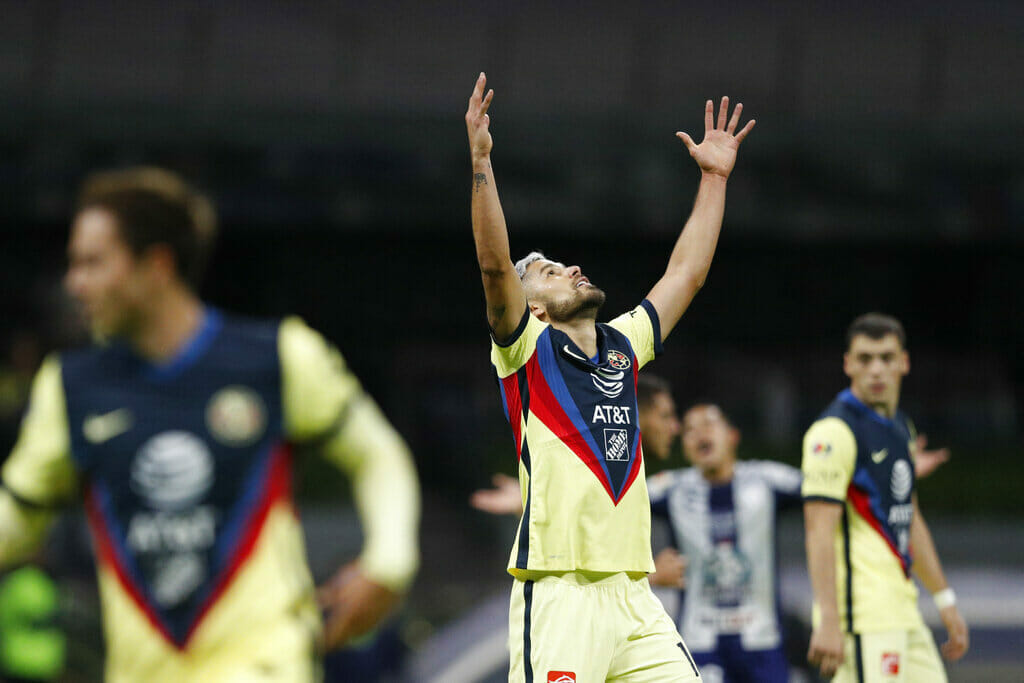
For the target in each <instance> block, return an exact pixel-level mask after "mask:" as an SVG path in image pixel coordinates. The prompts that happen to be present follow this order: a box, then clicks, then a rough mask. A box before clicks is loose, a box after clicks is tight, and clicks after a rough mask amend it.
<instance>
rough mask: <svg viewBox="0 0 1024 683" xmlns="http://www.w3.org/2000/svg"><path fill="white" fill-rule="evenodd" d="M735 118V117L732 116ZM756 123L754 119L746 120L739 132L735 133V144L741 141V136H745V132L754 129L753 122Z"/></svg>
mask: <svg viewBox="0 0 1024 683" xmlns="http://www.w3.org/2000/svg"><path fill="white" fill-rule="evenodd" d="M734 118H735V117H734ZM755 123H757V120H756V119H750V120H749V121H747V125H745V126H743V129H742V130H740V132H739V133H736V144H737V145H738V144H740V143H741V142H743V138H745V137H747V133H749V132H750V131H751V130H753V129H754V124H755Z"/></svg>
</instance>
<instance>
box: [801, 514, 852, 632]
mask: <svg viewBox="0 0 1024 683" xmlns="http://www.w3.org/2000/svg"><path fill="white" fill-rule="evenodd" d="M842 513H843V506H842V505H841V504H838V503H831V502H826V501H808V502H806V503H804V530H805V531H804V533H805V543H806V549H807V573H808V574H809V575H810V577H811V591H812V593H813V594H814V602H815V603H816V604H817V605H818V609H820V610H821V618H822V622H825V621H829V620H834V621H835V623H836V624H838V620H839V604H838V602H837V600H836V556H835V546H834V539H835V530H836V525H837V524H838V523H839V519H840V517H841V516H842Z"/></svg>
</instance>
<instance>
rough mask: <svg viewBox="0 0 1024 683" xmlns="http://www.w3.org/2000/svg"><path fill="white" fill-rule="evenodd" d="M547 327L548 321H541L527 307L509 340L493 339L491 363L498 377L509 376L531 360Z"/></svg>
mask: <svg viewBox="0 0 1024 683" xmlns="http://www.w3.org/2000/svg"><path fill="white" fill-rule="evenodd" d="M547 327H548V324H547V323H544V322H541V321H540V319H539V318H537V317H535V316H534V315H533V314H532V313H530V309H529V308H527V309H526V312H525V313H523V319H522V320H521V321H520V322H519V326H518V327H517V328H516V331H515V332H513V333H512V336H511V337H510V338H509V339H508V340H506V341H504V342H502V343H500V344H499V343H498V342H497V341H496V340H494V339H493V338H492V339H491V363H493V364H494V369H495V370H497V372H498V377H508V376H509V375H511V374H512V373H514V372H515V371H516V370H518V369H519V368H521V367H523V366H524V365H526V361H528V360H530V356H532V355H533V352H534V351H535V350H536V349H537V339H538V338H539V337H540V335H541V333H543V332H544V330H545V329H547Z"/></svg>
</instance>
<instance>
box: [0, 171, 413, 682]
mask: <svg viewBox="0 0 1024 683" xmlns="http://www.w3.org/2000/svg"><path fill="white" fill-rule="evenodd" d="M214 220H215V218H214V213H213V207H212V205H211V204H210V203H209V202H208V201H207V200H206V199H205V198H204V197H203V196H202V195H200V194H199V193H197V192H195V191H194V190H193V189H192V188H190V187H189V186H188V185H186V184H185V183H184V182H183V181H182V180H181V179H179V178H178V177H177V176H174V175H173V174H171V173H168V172H166V171H163V170H160V169H152V168H140V169H127V170H123V171H113V172H105V173H99V174H96V175H94V176H92V177H90V178H89V179H88V180H87V181H86V183H85V185H84V186H83V188H82V191H81V194H80V196H79V201H78V206H77V208H76V212H75V217H74V222H73V224H72V227H71V238H70V243H69V246H68V257H69V266H68V273H67V278H66V284H67V287H68V289H69V291H70V292H71V294H72V295H73V296H74V297H75V298H76V299H77V300H78V301H79V302H80V303H81V304H82V306H83V308H84V310H85V313H86V315H87V317H88V319H89V322H90V325H91V327H92V329H93V331H94V333H95V334H96V336H97V337H98V338H99V339H100V340H101V341H100V343H99V344H97V345H95V346H92V347H90V348H85V349H78V350H74V351H69V352H66V353H60V354H54V355H53V356H51V357H49V358H48V359H47V360H46V361H45V363H44V364H43V366H42V368H41V369H40V370H39V372H38V374H37V376H36V378H35V382H34V385H33V389H32V396H31V400H30V404H29V410H28V412H27V414H26V416H25V419H24V421H23V423H22V428H21V434H20V436H19V439H18V442H17V444H16V445H15V447H14V450H13V451H12V453H11V455H10V457H9V458H8V459H7V461H6V463H5V464H4V466H3V470H2V484H3V488H2V489H0V564H4V565H6V564H11V563H14V562H17V561H19V560H21V559H24V558H25V557H27V556H28V555H29V554H30V553H31V552H32V551H33V549H34V548H35V547H37V546H38V545H39V543H40V542H41V541H42V539H43V536H44V532H45V531H46V529H47V527H48V526H49V524H50V522H51V521H52V519H53V517H54V513H55V512H56V511H57V510H58V509H60V508H61V507H63V506H66V505H68V504H69V503H72V502H77V501H79V500H81V501H82V502H83V503H84V505H85V508H86V513H87V515H88V519H89V524H90V527H91V531H92V534H93V539H94V547H95V549H96V563H97V567H98V572H97V573H98V577H99V589H100V598H101V607H102V610H103V623H104V628H105V635H106V642H107V657H106V660H107V661H106V676H105V678H106V680H108V681H114V682H120V681H125V682H128V681H147V682H152V683H160V682H161V681H167V682H173V683H182V682H186V681H195V682H196V683H206V682H207V681H221V682H225V683H228V682H232V681H236V682H240V681H263V682H266V683H271V682H281V683H284V682H286V681H287V682H289V683H293V682H298V681H314V680H316V679H317V678H318V677H319V674H318V668H319V667H318V664H317V661H316V660H317V654H318V652H319V651H320V650H321V649H322V647H323V646H324V645H326V646H327V647H332V646H335V645H339V644H341V643H343V642H345V641H346V640H348V639H350V638H352V637H353V636H355V635H358V634H360V633H362V632H365V631H367V630H368V629H370V628H372V627H373V626H374V625H375V624H376V623H377V622H379V621H380V620H381V619H382V618H383V617H384V616H386V614H387V613H388V612H389V611H390V610H391V609H392V608H393V606H394V605H395V603H396V602H397V601H398V599H399V597H400V596H401V594H402V593H404V592H405V590H406V589H407V587H408V586H409V584H410V582H411V581H412V578H413V576H414V574H415V571H416V567H417V563H418V544H417V526H418V521H419V488H418V484H417V480H416V472H415V470H414V468H413V464H412V460H411V458H410V457H409V453H408V450H407V448H406V446H405V444H404V443H403V441H402V439H401V437H399V435H398V434H397V432H395V430H394V429H393V428H392V427H391V425H390V424H389V423H388V421H387V420H386V419H385V417H384V416H383V414H382V413H381V412H380V410H379V409H378V408H377V406H376V404H375V403H374V402H373V400H372V399H371V398H370V397H369V396H368V395H366V393H365V392H364V391H363V389H362V387H361V386H360V384H359V381H358V380H357V379H356V378H355V376H354V375H353V374H352V373H351V372H350V371H349V370H348V368H347V367H346V366H345V362H344V360H343V359H342V357H341V355H340V354H339V353H338V352H337V351H336V350H335V349H334V348H333V347H332V346H331V345H330V344H329V343H327V341H326V340H325V339H324V338H323V337H321V336H320V335H319V334H318V333H316V332H315V331H313V330H312V329H310V328H309V327H308V326H306V324H305V323H303V322H302V321H301V320H299V319H298V318H294V317H292V318H286V319H284V320H248V319H243V318H239V317H236V316H233V315H229V314H226V313H223V312H221V311H219V310H217V309H215V308H213V307H210V306H207V305H205V304H204V303H203V302H202V301H201V300H200V299H199V298H198V296H197V294H196V286H197V282H198V278H199V276H200V274H201V271H202V266H203V263H204V261H205V257H206V253H207V251H208V249H209V246H210V242H211V239H212V233H213V230H214ZM303 444H305V445H308V446H313V447H317V448H318V449H319V450H320V451H321V452H322V453H323V455H324V456H325V457H326V458H328V459H329V460H330V461H331V462H332V463H334V464H336V465H337V466H338V467H340V468H342V469H343V470H345V471H346V473H347V474H348V475H349V476H350V478H351V479H352V483H353V490H354V494H355V500H356V505H357V507H358V509H359V513H360V517H361V518H362V522H363V531H364V537H365V545H364V549H363V552H362V554H361V556H360V557H359V559H358V560H357V561H356V562H355V563H353V564H351V565H348V566H347V567H346V568H345V569H344V570H343V571H342V572H340V573H339V575H338V576H337V577H336V578H335V580H333V581H332V582H331V583H329V584H328V585H327V586H325V587H324V588H323V589H322V590H321V592H320V594H319V597H320V608H322V609H325V610H326V612H327V620H326V625H325V628H324V629H323V630H322V629H321V624H320V614H319V609H318V606H317V602H316V596H315V594H314V589H313V582H312V577H311V576H310V572H309V568H308V567H307V565H306V558H305V549H304V541H303V537H302V529H301V527H300V525H299V521H298V518H297V517H296V514H295V509H294V504H293V498H292V462H293V456H292V451H293V448H292V447H293V446H296V445H303ZM321 634H322V635H321Z"/></svg>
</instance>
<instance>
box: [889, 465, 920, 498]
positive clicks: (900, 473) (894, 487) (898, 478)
mask: <svg viewBox="0 0 1024 683" xmlns="http://www.w3.org/2000/svg"><path fill="white" fill-rule="evenodd" d="M913 485H914V477H913V473H912V472H911V471H910V465H908V464H907V461H906V460H897V461H896V463H895V464H894V465H893V466H892V479H891V480H890V481H889V490H890V491H892V497H893V498H895V499H896V500H906V499H907V497H908V496H909V495H910V489H911V487H913Z"/></svg>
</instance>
